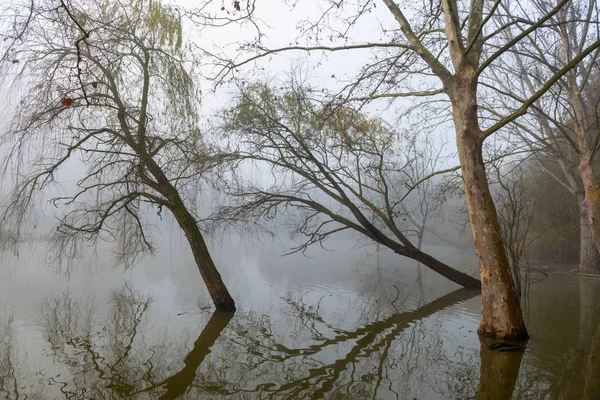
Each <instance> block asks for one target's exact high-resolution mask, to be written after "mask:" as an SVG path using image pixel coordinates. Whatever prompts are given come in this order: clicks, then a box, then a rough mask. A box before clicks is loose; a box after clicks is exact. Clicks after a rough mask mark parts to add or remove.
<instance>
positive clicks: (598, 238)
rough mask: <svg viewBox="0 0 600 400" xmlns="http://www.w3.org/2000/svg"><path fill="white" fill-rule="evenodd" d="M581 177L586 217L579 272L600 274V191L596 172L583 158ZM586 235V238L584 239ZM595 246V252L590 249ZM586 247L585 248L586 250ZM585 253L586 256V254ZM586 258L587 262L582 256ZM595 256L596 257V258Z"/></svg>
mask: <svg viewBox="0 0 600 400" xmlns="http://www.w3.org/2000/svg"><path fill="white" fill-rule="evenodd" d="M579 175H580V176H581V180H582V182H583V188H584V196H583V199H582V201H581V202H580V213H581V214H583V215H585V218H586V220H585V221H584V220H583V219H582V220H581V221H580V223H581V247H580V256H579V258H580V265H579V270H580V271H581V272H585V273H592V274H600V262H599V261H600V256H599V255H598V253H599V252H600V207H599V204H598V203H599V202H600V189H599V188H598V184H597V183H596V181H595V180H594V172H593V168H592V165H591V162H589V161H587V160H585V159H584V157H582V160H581V163H580V166H579ZM584 235H585V237H584ZM592 244H593V245H594V246H595V250H596V251H595V252H594V251H593V250H592V249H590V248H589V247H590V246H591V245H592ZM584 246H585V248H584ZM584 251H585V254H584ZM584 255H585V257H586V259H585V262H583V261H584V260H583V259H582V256H584ZM594 256H595V257H594Z"/></svg>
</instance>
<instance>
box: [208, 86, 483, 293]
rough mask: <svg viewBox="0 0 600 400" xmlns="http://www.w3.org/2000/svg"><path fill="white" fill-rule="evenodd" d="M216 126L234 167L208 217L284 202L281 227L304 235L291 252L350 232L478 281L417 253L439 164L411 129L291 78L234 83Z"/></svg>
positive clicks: (240, 214) (462, 280) (261, 210)
mask: <svg viewBox="0 0 600 400" xmlns="http://www.w3.org/2000/svg"><path fill="white" fill-rule="evenodd" d="M282 89H283V90H282ZM222 129H223V131H224V134H225V136H226V137H229V138H230V139H231V141H230V143H229V144H228V145H227V147H228V148H229V149H230V151H229V152H228V153H227V152H226V153H224V154H223V157H224V158H226V159H230V160H232V161H233V162H234V164H238V165H237V171H241V172H238V173H237V174H236V179H233V180H232V184H230V185H228V187H227V188H226V191H227V193H228V195H229V198H230V199H231V200H230V202H229V204H227V205H224V206H221V207H220V208H219V210H218V212H217V213H216V215H214V216H213V219H214V220H215V221H217V222H221V223H223V222H227V221H234V222H238V223H239V222H247V223H250V224H253V223H254V222H255V221H257V220H259V219H261V218H262V219H272V218H275V217H276V216H277V215H278V213H280V212H282V211H290V210H293V212H294V214H293V216H288V225H290V226H291V227H292V233H293V235H294V236H299V237H302V238H306V240H304V241H303V243H302V244H301V245H300V246H298V247H296V248H294V249H293V250H292V252H294V251H304V250H305V249H306V248H307V247H308V246H310V245H313V244H319V245H323V243H324V242H325V241H326V240H327V239H328V238H329V237H330V236H331V235H333V234H336V233H339V232H342V231H353V232H357V233H359V234H361V235H364V236H366V237H368V238H370V239H371V240H373V241H374V242H376V243H378V244H380V245H382V246H385V247H387V248H389V249H391V250H392V251H394V252H395V253H397V254H399V255H402V256H405V257H408V258H412V259H414V260H417V261H419V262H421V263H422V264H423V265H425V266H426V267H428V268H430V269H432V270H433V271H435V272H437V273H439V274H441V275H442V276H444V277H446V278H448V279H450V280H451V281H453V282H456V283H458V284H460V285H463V286H465V287H476V288H479V287H480V282H479V281H478V280H477V279H475V278H473V277H471V276H469V275H467V274H465V273H463V272H461V271H459V270H456V269H454V268H452V267H450V266H448V265H446V264H444V263H443V262H442V261H440V260H437V259H436V258H434V257H432V256H431V255H429V254H427V253H425V252H423V251H421V241H422V237H423V232H424V230H425V228H426V224H427V222H430V221H429V220H430V218H431V216H432V213H433V211H435V208H436V207H438V205H436V204H434V202H438V203H439V204H441V200H442V199H441V198H440V199H436V198H434V197H436V196H435V194H434V193H433V190H432V188H433V184H432V181H431V179H430V178H432V177H433V176H435V175H436V174H438V173H439V172H440V171H431V168H430V164H429V163H433V162H435V157H436V152H435V151H430V150H431V149H426V150H423V149H422V146H420V145H418V144H416V141H417V140H419V139H420V138H419V135H417V134H414V133H412V134H411V133H408V132H404V133H402V134H400V133H397V132H396V131H394V130H393V129H392V128H391V127H390V126H389V124H388V123H386V122H385V121H384V120H383V119H381V118H370V117H369V116H368V115H366V114H365V113H364V112H360V111H357V110H354V109H352V108H350V107H334V106H332V105H331V104H330V103H328V102H327V101H324V100H323V99H322V98H320V96H319V94H318V92H316V91H312V90H311V89H310V88H309V87H306V86H304V85H303V84H302V83H301V82H298V81H297V80H296V79H292V80H291V81H289V82H287V83H286V84H285V85H284V87H281V88H273V87H271V86H269V85H267V84H253V85H250V86H246V87H242V88H241V91H240V93H239V95H238V97H237V98H236V105H235V106H234V107H233V108H231V109H229V110H227V111H226V112H224V113H223V125H222ZM430 147H431V146H430ZM425 153H427V154H425ZM437 156H439V154H437ZM253 163H254V164H256V165H257V167H258V168H262V169H265V168H266V169H268V170H269V171H270V174H269V175H268V176H269V177H270V178H265V175H262V176H261V178H260V179H258V181H256V180H254V181H253V180H252V179H249V178H248V177H247V176H246V175H247V174H245V173H244V172H245V171H246V170H247V168H243V167H245V166H248V165H251V164H253ZM455 169H456V168H450V170H455ZM442 172H443V171H442ZM425 196H427V198H424V197H425ZM415 236H416V239H417V240H416V244H415V243H414V237H415Z"/></svg>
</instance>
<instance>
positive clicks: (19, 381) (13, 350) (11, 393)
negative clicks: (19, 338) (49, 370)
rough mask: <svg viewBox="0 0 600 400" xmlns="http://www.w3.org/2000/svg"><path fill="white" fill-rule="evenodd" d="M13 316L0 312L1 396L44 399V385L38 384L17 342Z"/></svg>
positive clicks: (2, 397)
mask: <svg viewBox="0 0 600 400" xmlns="http://www.w3.org/2000/svg"><path fill="white" fill-rule="evenodd" d="M13 320H14V319H13V316H12V315H11V316H6V317H4V316H3V315H1V314H0V398H1V399H4V398H7V399H13V398H14V399H20V398H27V399H43V398H44V397H43V396H42V395H41V393H42V391H43V385H39V384H36V382H35V379H32V378H33V377H32V375H33V374H32V373H30V372H29V371H28V369H27V368H26V366H25V365H24V362H23V360H21V359H20V354H19V352H18V350H17V346H16V343H15V337H16V335H15V332H14V329H13Z"/></svg>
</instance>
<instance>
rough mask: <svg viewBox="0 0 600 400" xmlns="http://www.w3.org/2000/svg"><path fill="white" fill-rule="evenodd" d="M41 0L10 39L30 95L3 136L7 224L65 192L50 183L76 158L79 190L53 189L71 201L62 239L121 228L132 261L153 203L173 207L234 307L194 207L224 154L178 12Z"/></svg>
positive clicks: (64, 204)
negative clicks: (209, 124) (206, 135)
mask: <svg viewBox="0 0 600 400" xmlns="http://www.w3.org/2000/svg"><path fill="white" fill-rule="evenodd" d="M61 4H62V5H61ZM31 7H33V8H17V9H16V13H15V16H14V19H15V21H17V22H19V23H18V24H16V25H15V26H14V28H15V32H14V34H13V36H12V37H11V36H7V37H8V38H12V39H14V40H7V41H5V42H7V43H11V44H12V46H11V47H10V48H9V49H8V51H7V52H5V53H4V54H5V57H7V59H5V65H4V66H3V68H4V70H3V75H4V79H5V80H10V79H12V80H13V81H12V85H13V86H14V87H15V88H16V89H17V88H18V89H20V91H21V92H23V93H24V95H23V96H22V98H20V99H19V100H18V101H19V107H18V110H17V112H16V113H15V117H14V120H13V121H12V124H11V125H10V128H9V129H8V131H7V132H3V133H2V136H1V146H2V147H1V148H2V151H3V152H4V159H3V171H4V174H5V178H7V179H6V180H5V181H6V182H9V183H10V185H11V186H12V188H13V189H12V193H11V195H10V198H9V199H8V201H9V204H8V208H7V209H6V210H5V212H4V214H3V215H2V219H1V224H2V226H3V227H15V229H16V230H17V231H19V230H20V227H21V226H23V224H24V223H25V222H26V219H27V216H28V213H29V211H31V207H32V206H33V205H34V204H36V203H37V202H36V196H37V195H38V194H43V193H45V194H47V195H53V194H56V193H57V192H56V191H54V192H52V191H47V189H51V188H52V186H53V184H55V183H57V182H60V176H61V173H63V172H64V170H65V169H66V168H68V166H70V168H71V173H73V172H72V171H73V166H75V168H76V169H77V170H78V174H79V175H78V177H79V180H78V181H77V184H76V188H75V190H74V191H73V192H69V190H68V188H67V189H65V192H66V193H67V194H65V195H63V196H53V197H52V199H51V204H53V205H54V206H56V207H59V208H60V209H61V210H64V213H62V214H61V215H60V216H58V217H57V218H58V226H57V231H56V238H55V239H56V240H57V241H56V243H57V245H56V246H55V248H54V250H57V251H59V252H62V253H63V255H66V256H73V254H72V252H73V251H74V249H76V248H77V246H76V245H77V243H81V241H83V240H86V241H93V242H95V241H97V240H101V239H106V240H113V241H116V243H117V247H116V249H117V251H118V255H119V256H121V257H122V259H123V261H125V262H130V261H132V260H135V259H136V258H137V257H136V256H138V255H140V254H142V253H144V252H152V251H153V249H154V246H153V244H152V242H151V238H150V235H149V234H148V227H149V226H148V225H149V221H148V215H149V213H150V212H153V214H156V213H158V214H160V213H161V211H162V210H163V209H165V210H169V211H170V212H171V213H172V214H173V216H174V217H175V219H176V220H177V222H178V224H179V226H180V227H181V229H182V230H183V231H184V232H185V236H186V238H187V240H188V242H189V245H190V248H191V250H192V253H193V255H194V259H195V261H196V264H197V266H198V269H199V270H200V273H201V275H202V278H203V279H204V283H205V284H206V287H207V289H208V292H209V293H210V296H211V297H212V300H213V302H214V304H215V306H216V308H217V309H218V310H226V311H233V310H235V303H234V301H233V299H232V298H231V296H230V294H229V292H228V290H227V288H226V287H225V285H224V283H223V281H222V279H221V276H220V274H219V272H218V271H217V269H216V267H215V265H214V263H213V260H212V258H211V256H210V254H209V251H208V248H207V245H206V243H205V241H204V238H203V236H202V234H201V231H200V229H199V225H198V217H197V215H196V214H195V211H194V209H195V208H196V203H195V200H196V198H197V195H198V192H199V191H200V190H201V188H200V187H199V186H198V182H201V181H202V180H203V179H204V178H205V177H206V172H207V170H208V169H210V168H212V167H213V166H214V165H215V162H216V161H215V158H213V157H211V156H210V155H209V146H207V145H205V144H204V143H203V139H202V134H201V133H200V132H199V130H198V125H197V123H198V99H199V93H198V89H197V87H196V83H197V82H196V81H195V80H194V71H193V65H194V64H193V63H194V59H193V58H192V53H190V52H189V48H188V47H187V46H186V45H185V44H184V43H183V40H182V31H181V29H182V27H181V21H180V17H179V14H178V13H177V12H176V11H175V10H172V9H171V8H169V7H167V6H164V5H162V4H161V3H160V2H158V1H145V0H131V1H130V2H105V1H91V2H88V1H86V2H68V3H64V2H61V3H60V4H59V5H58V6H57V5H56V4H53V5H52V7H49V8H47V7H48V5H47V4H38V3H37V2H32V4H31ZM19 13H22V16H23V18H19ZM28 16H29V17H28ZM21 23H22V24H21ZM7 34H8V35H10V34H11V32H8V33H7ZM7 65H8V66H7ZM16 89H15V91H14V92H15V93H18V91H17V90H16ZM9 178H12V180H11V179H9ZM153 210H154V211H153Z"/></svg>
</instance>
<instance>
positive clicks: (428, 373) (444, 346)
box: [0, 285, 600, 399]
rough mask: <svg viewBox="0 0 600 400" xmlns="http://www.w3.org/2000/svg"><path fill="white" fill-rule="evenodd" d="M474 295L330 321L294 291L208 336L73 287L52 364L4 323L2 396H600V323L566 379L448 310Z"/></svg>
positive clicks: (47, 332) (133, 300)
mask: <svg viewBox="0 0 600 400" xmlns="http://www.w3.org/2000/svg"><path fill="white" fill-rule="evenodd" d="M476 295H477V293H476V292H473V291H469V290H466V289H461V290H459V291H456V292H452V293H449V294H447V295H445V296H442V297H440V298H438V299H437V300H434V301H432V302H430V303H428V304H425V305H423V306H421V307H418V308H416V309H414V310H410V311H405V312H401V313H394V314H392V315H387V316H386V317H380V315H382V313H383V312H382V311H381V310H379V309H378V308H377V307H378V306H375V308H373V307H372V305H371V306H369V304H367V302H365V304H362V303H356V304H354V303H353V306H357V307H358V306H359V305H360V304H362V305H363V306H364V307H365V310H370V311H365V310H355V313H356V315H359V316H361V319H362V318H363V316H364V315H365V312H373V313H374V315H375V316H376V317H375V318H378V319H377V320H375V321H372V322H368V323H366V324H361V325H360V326H359V327H358V328H356V329H342V328H340V327H339V324H337V325H336V324H332V323H330V322H328V321H327V320H328V318H327V317H326V316H324V315H322V314H325V313H324V312H323V311H324V310H323V309H322V307H320V302H319V299H318V298H317V299H314V301H313V302H311V301H310V300H308V299H302V298H286V299H284V300H285V301H284V302H282V303H281V304H282V307H283V309H281V310H279V312H275V313H273V314H272V315H264V314H255V313H252V312H249V313H238V314H236V315H235V316H234V315H233V314H224V313H215V314H214V315H212V316H211V317H210V318H209V319H208V321H207V322H206V323H205V325H204V326H203V328H202V329H201V331H200V333H199V334H198V333H196V332H193V330H191V329H189V328H188V329H181V328H179V329H177V330H176V331H175V332H179V333H180V334H182V335H181V336H174V335H173V334H168V333H166V332H167V328H165V324H160V325H159V324H156V323H153V321H152V314H153V313H152V312H150V311H149V310H151V303H152V301H151V299H150V298H149V297H147V296H142V295H140V294H139V293H137V292H135V291H134V290H133V289H132V288H131V287H129V286H127V285H125V286H124V287H122V288H120V289H119V290H115V291H114V292H112V294H111V296H110V299H109V301H108V303H107V304H106V305H102V307H100V306H99V305H98V304H97V303H94V302H92V301H84V300H80V299H77V298H76V297H74V296H73V295H71V294H69V293H67V294H63V295H60V296H57V297H54V298H52V299H50V300H47V301H45V302H44V303H43V304H42V305H41V306H40V316H41V317H42V320H43V322H44V339H45V341H46V342H47V344H49V350H48V351H46V353H45V354H48V352H49V357H50V358H51V360H52V362H53V364H54V366H53V367H52V368H46V370H45V371H44V372H43V373H40V372H35V369H32V368H31V367H30V365H27V364H32V365H33V364H34V363H33V362H28V363H26V362H25V361H26V359H25V358H24V357H23V352H20V353H19V352H18V351H17V347H18V346H17V343H16V342H15V334H14V327H11V325H12V324H11V322H10V320H8V323H5V324H4V325H2V326H0V328H1V329H2V331H1V333H2V338H1V340H0V378H1V379H0V398H4V397H6V398H8V399H16V398H23V397H28V398H44V397H45V398H58V397H63V398H68V399H89V398H93V399H107V398H134V399H137V398H158V399H175V398H189V399H196V398H211V399H220V398H232V399H238V398H239V399H244V398H267V399H276V398H277V399H279V398H281V399H288V398H303V399H317V398H332V399H335V398H352V399H376V398H377V399H378V398H418V399H426V398H457V399H476V398H477V399H505V398H506V399H508V398H511V397H512V398H532V397H535V398H569V396H570V395H573V394H575V393H577V392H579V395H578V397H577V398H588V399H594V398H598V394H599V393H598V391H599V389H598V380H597V379H596V378H597V376H599V373H600V371H599V368H598V359H599V358H600V327H598V326H597V325H596V326H595V327H594V329H593V331H592V332H589V333H590V335H588V336H591V341H589V342H587V343H588V345H587V347H585V354H584V355H582V356H580V357H579V358H578V361H577V363H576V364H574V365H573V368H575V369H576V370H577V371H580V372H581V374H579V378H578V379H579V381H578V382H575V381H574V380H573V379H569V378H565V379H567V380H568V381H570V382H571V383H570V384H568V385H566V386H565V387H562V388H561V387H560V385H557V382H556V379H557V377H556V376H555V377H553V378H552V379H550V378H549V376H548V371H547V370H545V369H543V368H540V367H539V366H537V367H536V366H535V362H536V361H535V360H534V359H529V360H528V361H527V362H525V363H524V365H523V367H521V364H522V363H523V360H524V359H527V357H532V353H531V352H528V353H525V354H526V356H524V355H523V353H522V352H516V353H503V352H497V351H492V350H490V349H489V348H488V344H489V343H488V342H487V340H485V339H482V341H481V343H480V348H475V347H473V346H472V344H471V343H470V340H472V339H470V337H474V335H475V333H474V332H473V333H472V334H471V335H468V334H462V333H463V332H464V331H461V330H460V329H461V327H459V326H456V324H457V323H459V324H463V323H465V319H464V315H462V314H460V312H461V311H460V310H461V308H462V307H454V308H452V309H451V310H448V308H449V307H452V306H456V305H458V304H460V303H461V302H464V301H465V300H467V299H469V298H471V297H473V296H476ZM592 297H593V296H587V295H586V296H584V297H583V298H586V299H588V298H589V299H592ZM369 307H371V308H369ZM443 310H445V311H444V314H443V315H439V316H436V317H434V318H430V317H431V316H433V315H434V314H436V313H439V312H441V311H443ZM101 313H103V316H101V315H99V314H101ZM454 313H458V314H457V315H456V314H454ZM103 317H106V318H103ZM98 321H105V322H104V324H103V326H100V327H99V326H98ZM476 322H477V321H476V320H475V319H474V320H473V323H472V324H470V325H468V324H467V325H468V326H467V328H468V329H472V330H474V329H476V325H477V324H476ZM588 325H589V324H588ZM163 328H164V329H165V334H157V332H160V331H161V330H162V329H163ZM586 332H587V329H586ZM196 335H198V336H196ZM194 337H195V340H194V339H192V338H194ZM462 337H464V338H465V339H462ZM580 339H581V340H578V342H580V343H581V344H583V336H581V337H580ZM589 343H591V345H590V344H589ZM577 371H576V372H575V375H577ZM571 373H572V372H570V371H564V374H571ZM23 388H26V390H24V389H23ZM42 390H43V391H44V392H43V394H44V396H42V395H41V394H40V393H42ZM24 392H25V393H24ZM36 396H37V397H36ZM571 398H572V397H571Z"/></svg>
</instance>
